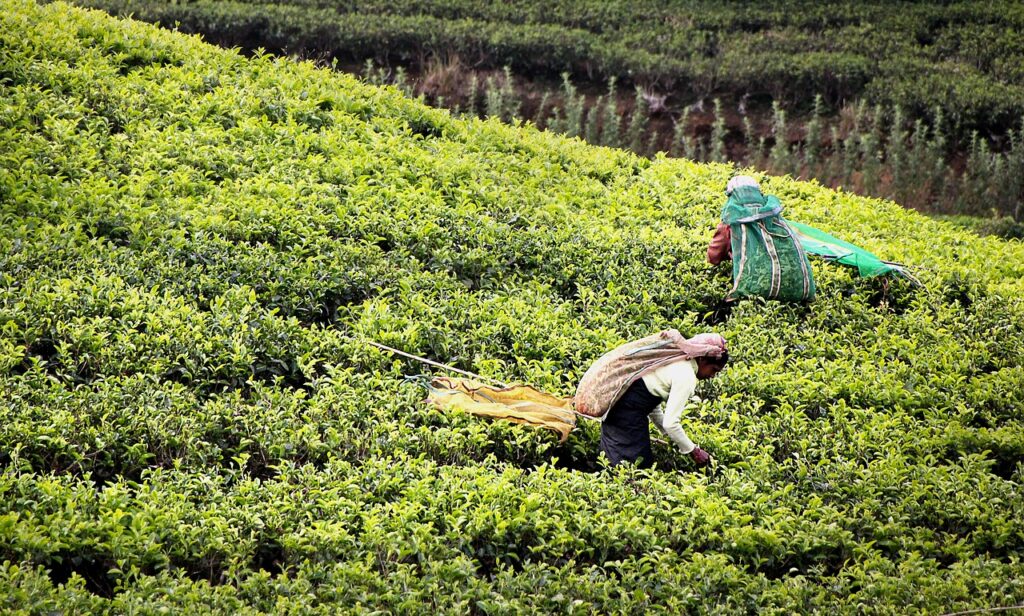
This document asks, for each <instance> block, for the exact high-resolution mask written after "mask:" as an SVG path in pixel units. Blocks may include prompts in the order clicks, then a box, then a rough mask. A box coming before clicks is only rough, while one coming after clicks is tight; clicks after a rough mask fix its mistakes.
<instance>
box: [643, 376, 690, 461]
mask: <svg viewBox="0 0 1024 616" xmlns="http://www.w3.org/2000/svg"><path fill="white" fill-rule="evenodd" d="M666 369H667V370H668V371H669V374H668V375H666V376H668V377H669V378H670V379H671V381H670V382H671V384H672V386H671V387H672V388H671V390H670V391H669V394H668V400H666V401H665V410H664V411H662V410H660V409H657V410H655V411H653V412H652V413H651V415H650V417H651V421H653V422H654V425H656V426H658V428H659V429H660V430H661V431H662V432H664V433H665V434H666V436H668V437H669V438H670V439H671V440H672V442H673V443H675V445H676V447H678V448H679V451H680V452H682V453H685V454H689V453H690V452H692V451H693V450H694V449H696V447H697V446H696V445H694V443H693V441H691V440H690V437H688V436H686V431H685V430H683V426H682V425H681V424H680V420H681V419H682V417H683V409H685V408H686V403H687V402H689V400H690V397H691V396H693V392H694V390H695V389H696V388H697V375H696V374H694V370H693V367H692V365H690V363H689V362H677V363H676V364H671V365H669V366H667V367H666Z"/></svg>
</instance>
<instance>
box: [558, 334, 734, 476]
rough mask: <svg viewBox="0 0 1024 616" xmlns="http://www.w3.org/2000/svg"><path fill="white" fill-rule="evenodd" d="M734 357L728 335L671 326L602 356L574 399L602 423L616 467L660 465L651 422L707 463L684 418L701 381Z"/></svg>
mask: <svg viewBox="0 0 1024 616" xmlns="http://www.w3.org/2000/svg"><path fill="white" fill-rule="evenodd" d="M728 361H729V352H728V350H727V349H726V346H725V338H723V337H722V336H720V335H718V334H699V335H697V336H694V337H693V338H690V339H686V338H684V337H683V336H682V335H681V334H680V333H679V331H677V330H675V329H668V330H665V331H662V332H659V333H657V334H654V335H652V336H648V337H646V338H642V339H640V340H635V341H633V342H627V343H625V344H622V345H620V346H618V347H616V348H615V349H613V350H611V351H609V352H608V353H605V354H604V355H602V356H601V357H600V358H599V359H598V360H597V361H596V362H594V363H593V364H592V365H591V366H590V368H589V369H588V370H587V371H586V373H585V374H584V375H583V378H582V379H580V383H579V386H578V387H577V388H576V396H575V398H574V400H573V402H574V404H575V407H576V411H577V412H578V413H581V414H583V415H586V416H588V417H593V418H596V419H599V420H600V421H601V443H600V447H601V451H602V452H603V453H604V454H605V456H607V457H608V460H609V462H611V464H612V466H615V465H618V464H621V463H623V462H631V463H636V464H637V465H638V466H640V467H641V468H648V467H650V466H651V465H652V464H653V463H654V454H653V453H652V451H651V433H650V426H649V424H648V420H650V421H652V422H654V424H655V425H656V426H658V427H659V428H660V429H661V430H662V431H663V432H664V433H665V434H666V435H668V437H669V438H670V439H672V442H673V443H674V444H675V445H676V447H678V448H679V451H680V452H682V453H684V454H687V455H689V456H690V458H691V459H692V460H693V461H694V463H696V464H697V466H706V465H708V464H709V463H710V462H711V456H710V455H709V454H708V453H707V452H706V451H704V450H703V449H701V448H700V447H698V446H697V445H695V444H694V443H693V441H691V440H690V438H689V437H688V436H687V435H686V432H685V431H684V430H683V428H682V425H681V419H682V416H683V411H684V409H685V408H686V405H687V403H688V402H689V401H690V398H691V397H692V396H693V392H694V389H695V388H696V386H697V380H698V379H710V378H712V377H714V376H715V375H716V374H718V373H719V372H720V371H721V370H722V369H723V368H724V367H725V365H726V363H728ZM662 402H664V403H665V408H664V410H663V411H662V410H658V407H659V405H660V404H661V403H662Z"/></svg>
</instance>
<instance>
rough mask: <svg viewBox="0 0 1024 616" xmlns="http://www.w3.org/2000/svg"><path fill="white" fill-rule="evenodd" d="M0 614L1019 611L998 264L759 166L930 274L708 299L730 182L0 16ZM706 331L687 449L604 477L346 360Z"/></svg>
mask: <svg viewBox="0 0 1024 616" xmlns="http://www.w3.org/2000/svg"><path fill="white" fill-rule="evenodd" d="M0 7H2V9H3V10H2V11H0V49H2V50H3V53H2V54H0V89H2V97H0V137H2V138H0V227H2V230H3V233H2V234H0V401H2V402H0V469H2V470H0V589H2V591H0V607H2V609H3V611H5V612H13V613H38V612H52V611H67V612H105V613H124V612H135V611H142V612H149V611H158V610H164V611H199V610H209V611H212V612H222V613H228V612H230V613H271V612H272V613H280V612H312V613H336V612H337V611H338V610H349V611H357V612H374V611H376V612H414V613H426V612H442V613H466V612H474V613H494V614H504V613H522V612H565V613H591V612H598V613H606V612H615V613H637V612H640V611H651V612H661V613H684V612H685V613H688V612H693V613H707V612H715V613H720V612H731V613H749V612H754V611H769V612H777V613H789V612H800V613H804V612H829V613H831V612H836V611H839V612H847V613H853V612H857V613H861V612H866V613H905V612H907V611H921V612H930V613H934V612H940V611H955V610H963V609H971V608H980V607H991V606H1008V605H1014V604H1019V603H1021V602H1022V601H1024V583H1022V582H1021V580H1024V575H1022V574H1024V565H1022V563H1021V553H1022V550H1024V531H1022V530H1021V529H1024V499H1022V498H1021V494H1020V482H1021V479H1022V466H1021V463H1020V460H1021V455H1022V453H1024V430H1022V428H1024V426H1022V421H1021V419H1020V413H1019V410H1020V408H1021V404H1022V402H1024V400H1022V399H1021V393H1020V392H1021V391H1022V385H1024V374H1022V371H1021V366H1022V365H1024V301H1022V300H1021V297H1022V290H1024V289H1022V285H1024V283H1022V282H1021V280H1022V275H1024V249H1022V247H1021V244H1020V243H1019V242H1008V241H1001V240H994V239H987V238H985V239H983V238H981V237H979V236H977V235H975V234H973V233H970V232H968V231H966V230H962V229H959V228H957V227H956V226H954V225H952V224H948V223H942V222H937V221H931V220H928V219H925V218H923V217H921V216H919V215H917V214H914V213H912V212H907V211H904V210H902V209H901V208H899V207H898V206H896V205H895V204H893V203H890V202H886V201H880V200H872V199H864V198H860V197H854V196H851V195H849V194H846V193H843V192H841V191H833V190H829V189H826V188H823V187H821V186H819V185H817V184H815V183H813V182H812V183H802V182H796V181H793V180H792V179H790V178H764V182H765V184H766V186H767V187H768V188H769V189H770V190H771V191H772V192H774V193H776V194H778V195H779V196H780V198H781V199H782V201H783V202H784V203H785V204H786V206H787V208H788V210H787V211H788V214H789V216H791V217H792V218H794V219H798V220H802V221H805V222H808V223H810V224H813V225H816V226H820V227H821V228H823V229H825V230H827V231H830V232H833V233H836V234H838V235H840V236H842V237H844V238H846V239H849V240H850V241H853V242H856V243H858V244H860V245H863V246H865V247H866V248H868V249H871V250H873V251H876V252H877V253H878V254H879V255H881V256H882V257H883V258H887V259H891V260H895V261H900V262H904V263H908V264H911V266H912V267H914V270H915V272H916V273H917V274H918V275H919V277H920V278H921V280H922V281H923V282H924V284H925V288H924V289H917V288H913V287H911V286H909V285H908V284H906V283H904V282H902V281H898V280H896V281H885V280H877V279H860V278H857V277H856V276H855V275H853V274H852V273H851V272H850V271H848V270H845V269H841V268H839V267H834V266H831V265H828V264H825V263H821V262H815V263H814V264H813V265H814V271H815V275H816V278H817V281H818V289H819V298H818V300H817V301H816V302H815V303H813V304H810V305H806V306H803V305H785V304H778V303H765V302H759V301H747V302H743V303H740V304H738V305H735V306H727V305H725V304H723V303H722V301H721V298H722V297H723V295H724V293H725V291H726V290H727V288H728V285H729V273H728V270H727V268H724V267H722V268H714V267H710V266H708V265H706V264H705V262H704V248H705V246H706V244H707V241H708V240H709V238H710V235H711V229H712V227H713V225H714V223H715V221H716V217H717V213H718V210H719V208H720V205H721V201H722V199H723V195H722V188H723V186H724V185H725V182H726V180H727V179H728V178H729V176H730V175H731V174H732V173H734V172H735V171H736V169H734V168H732V167H731V166H728V165H722V164H712V165H700V164H695V163H691V162H687V161H682V160H675V159H670V158H666V157H658V158H656V159H654V160H648V159H643V158H639V157H636V156H634V155H632V154H629V153H626V152H623V151H619V150H613V149H608V148H599V147H593V146H588V145H585V144H583V143H582V142H580V141H579V140H575V139H567V138H564V137H560V136H557V135H554V134H551V133H546V132H540V131H537V130H536V129H535V128H533V127H531V126H529V125H526V126H521V127H511V126H507V125H503V124H501V123H499V122H498V121H496V120H492V121H477V120H473V121H467V120H460V119H456V118H453V117H452V116H451V115H450V114H449V113H447V112H445V111H440V110H434V109H430V108H428V107H425V106H423V105H422V104H420V103H418V102H416V101H412V100H409V99H407V98H405V97H403V96H402V95H401V94H400V93H399V92H398V91H397V90H395V89H393V88H377V87H373V86H369V85H366V84H363V83H361V82H359V81H357V80H355V79H353V78H351V77H347V76H344V75H339V74H334V73H331V72H329V71H325V70H321V69H318V68H316V67H315V66H314V65H313V64H310V63H296V62H292V61H288V60H280V59H271V58H269V57H266V56H263V55H257V56H255V57H253V58H250V59H246V58H243V57H241V56H240V55H238V54H237V53H234V52H231V51H225V50H219V49H217V48H214V47H211V46H208V45H205V44H203V43H202V42H200V41H199V40H198V39H197V38H195V37H189V36H185V35H182V34H177V33H172V32H167V31H161V30H158V29H156V28H154V27H151V26H147V25H143V24H140V23H136V22H130V21H118V20H115V19H113V18H110V17H108V16H105V15H103V14H101V13H99V12H92V11H84V10H80V9H73V8H70V7H68V6H67V5H64V4H59V3H55V4H47V5H38V4H36V3H34V2H29V1H26V0H0ZM665 327H678V328H680V329H681V330H682V331H683V332H684V333H687V334H693V333H697V332H701V331H708V330H716V331H720V332H722V333H723V334H724V335H725V336H726V337H727V338H728V340H729V341H730V346H731V348H732V350H733V354H734V357H735V362H734V364H733V365H732V366H731V367H730V368H729V369H728V370H727V371H726V372H725V373H723V374H722V375H721V376H720V377H719V378H717V379H715V380H712V381H708V382H706V383H704V384H703V385H702V392H701V393H702V398H703V400H702V401H701V402H700V403H699V404H696V405H695V406H694V407H693V408H692V409H691V410H690V411H689V413H688V417H687V418H686V424H687V429H688V431H689V432H690V433H691V434H692V435H693V437H694V439H695V440H696V441H697V442H699V443H701V445H702V446H705V447H706V448H707V449H708V450H709V451H711V452H712V453H713V454H714V455H715V456H716V457H717V459H718V460H719V462H720V466H719V469H718V470H717V472H715V473H712V474H701V473H696V472H693V469H692V468H691V466H690V464H689V461H688V459H686V458H684V457H681V456H679V455H678V454H677V453H676V452H675V451H674V450H673V449H672V448H670V447H668V446H665V445H658V446H657V448H656V458H657V468H656V469H655V470H652V471H637V470H634V469H629V468H625V469H617V470H614V471H612V470H607V469H604V468H603V466H602V464H601V461H600V460H599V459H598V457H597V455H596V450H597V438H598V429H597V426H596V425H594V424H591V423H582V424H581V425H580V426H579V429H578V430H576V431H575V432H574V433H573V434H572V435H571V437H570V438H569V440H568V441H567V442H566V443H565V444H559V443H558V442H557V438H556V437H554V436H553V435H552V434H548V433H545V432H541V431H536V430H532V429H529V428H525V427H522V426H517V425H513V424H508V423H501V422H488V421H486V420H482V419H479V418H475V417H470V416H466V415H462V414H458V413H447V412H441V411H438V410H436V409H433V408H429V407H427V406H426V405H424V403H423V402H422V400H423V398H424V391H423V389H422V388H421V387H420V386H419V385H418V384H417V382H416V381H417V378H416V375H417V374H419V373H421V372H423V370H424V367H423V366H421V365H418V364H415V363H412V362H409V361H406V360H403V359H400V358H396V357H391V356H388V355H385V354H382V353H381V352H379V351H377V350H376V349H374V348H372V347H370V346H368V345H366V344H364V343H363V342H362V340H364V339H372V340H377V341H379V342H382V343H385V344H389V345H393V346H397V347H400V348H402V349H404V350H407V351H409V352H412V353H416V354H420V355H425V356H428V357H431V358H434V359H436V360H440V361H443V362H446V363H450V364H453V365H455V366H458V367H460V368H463V369H469V370H473V371H476V372H479V373H481V374H484V375H486V376H489V377H495V378H500V379H504V380H508V381H523V382H529V383H532V384H535V385H537V386H539V387H542V388H544V389H547V390H549V391H552V392H554V393H558V394H563V395H568V394H571V393H572V391H573V389H574V386H575V383H576V381H577V379H578V378H579V377H580V376H581V374H582V373H583V371H585V370H586V368H587V367H588V366H589V363H590V362H591V361H593V360H594V359H595V358H597V357H598V356H599V355H600V354H601V353H603V352H604V351H606V350H607V349H609V348H611V347H613V346H614V345H615V344H617V343H619V342H622V341H623V340H625V339H628V338H632V337H635V336H641V335H645V334H648V333H650V332H651V331H654V330H657V329H659V328H665Z"/></svg>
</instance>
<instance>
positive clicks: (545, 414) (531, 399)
mask: <svg viewBox="0 0 1024 616" xmlns="http://www.w3.org/2000/svg"><path fill="white" fill-rule="evenodd" d="M427 402H429V403H430V404H433V405H434V406H436V407H438V408H441V409H459V410H461V411H466V412H467V413H472V414H474V415H481V416H484V417H494V418H498V419H507V420H508V421H512V422H515V423H522V424H528V425H531V426H536V427H538V428H547V429H549V430H554V431H555V432H557V433H558V434H559V436H560V438H561V440H562V441H563V442H564V441H565V439H567V438H569V432H571V431H572V429H573V428H574V427H576V412H575V411H574V410H573V406H572V398H559V397H557V396H552V395H551V394H546V393H544V392H542V391H538V390H536V389H534V388H533V387H530V386H529V385H514V386H510V387H495V386H493V385H484V384H483V383H479V382H477V381H473V380H470V379H454V378H449V377H444V376H439V377H435V378H434V379H433V380H432V381H431V382H430V395H429V396H427Z"/></svg>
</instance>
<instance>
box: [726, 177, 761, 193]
mask: <svg viewBox="0 0 1024 616" xmlns="http://www.w3.org/2000/svg"><path fill="white" fill-rule="evenodd" d="M740 186H752V187H754V188H756V189H758V190H761V185H760V184H758V183H757V180H755V179H754V178H752V177H750V176H749V175H737V176H735V177H733V178H732V179H730V180H729V183H728V184H726V185H725V195H726V196H727V197H728V196H730V195H732V191H734V190H736V189H737V188H739V187H740Z"/></svg>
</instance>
